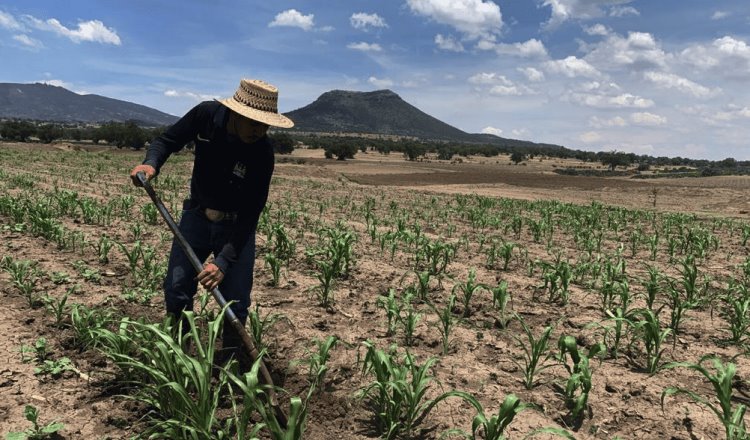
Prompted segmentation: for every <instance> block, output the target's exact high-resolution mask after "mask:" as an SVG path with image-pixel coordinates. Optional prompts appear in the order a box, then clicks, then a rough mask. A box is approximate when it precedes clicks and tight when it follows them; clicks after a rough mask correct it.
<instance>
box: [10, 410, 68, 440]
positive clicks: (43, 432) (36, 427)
mask: <svg viewBox="0 0 750 440" xmlns="http://www.w3.org/2000/svg"><path fill="white" fill-rule="evenodd" d="M23 414H24V417H26V420H28V421H29V422H31V428H28V429H26V430H25V431H21V432H9V433H8V434H6V435H5V440H27V439H28V440H43V439H48V438H52V437H53V436H54V435H56V434H57V431H60V430H61V429H63V428H65V425H64V424H63V423H59V422H50V423H47V424H46V425H40V424H39V410H37V409H36V408H35V407H34V406H32V405H26V408H25V409H24V411H23Z"/></svg>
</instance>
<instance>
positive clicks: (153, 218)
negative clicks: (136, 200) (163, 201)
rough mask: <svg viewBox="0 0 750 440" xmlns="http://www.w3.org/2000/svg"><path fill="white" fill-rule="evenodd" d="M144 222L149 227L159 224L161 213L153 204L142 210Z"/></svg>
mask: <svg viewBox="0 0 750 440" xmlns="http://www.w3.org/2000/svg"><path fill="white" fill-rule="evenodd" d="M141 215H143V221H144V222H146V224H149V225H155V224H157V223H158V222H159V211H158V210H157V209H156V206H155V205H154V204H153V203H147V204H145V205H143V207H142V208H141Z"/></svg>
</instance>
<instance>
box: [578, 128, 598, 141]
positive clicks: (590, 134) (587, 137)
mask: <svg viewBox="0 0 750 440" xmlns="http://www.w3.org/2000/svg"><path fill="white" fill-rule="evenodd" d="M578 139H580V140H581V142H584V143H587V144H593V143H595V142H599V141H601V140H602V135H600V134H599V133H598V132H596V131H587V132H585V133H581V134H580V135H579V136H578Z"/></svg>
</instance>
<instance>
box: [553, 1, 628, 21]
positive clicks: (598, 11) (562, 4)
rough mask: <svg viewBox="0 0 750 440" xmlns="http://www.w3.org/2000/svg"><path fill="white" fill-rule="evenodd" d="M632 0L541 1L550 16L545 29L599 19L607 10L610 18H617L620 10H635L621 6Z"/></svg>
mask: <svg viewBox="0 0 750 440" xmlns="http://www.w3.org/2000/svg"><path fill="white" fill-rule="evenodd" d="M632 1H633V0H543V1H542V3H541V4H542V6H549V7H550V11H551V15H550V19H549V21H547V23H546V24H545V26H546V27H550V28H554V27H556V26H558V25H560V24H562V23H564V22H566V21H568V20H586V19H591V18H596V17H601V16H603V15H605V14H606V12H607V9H609V15H610V16H613V15H614V16H617V15H616V14H617V13H619V12H618V11H620V10H622V9H631V10H635V9H633V8H632V7H627V6H622V5H626V4H628V3H630V2H632ZM636 12H637V11H636Z"/></svg>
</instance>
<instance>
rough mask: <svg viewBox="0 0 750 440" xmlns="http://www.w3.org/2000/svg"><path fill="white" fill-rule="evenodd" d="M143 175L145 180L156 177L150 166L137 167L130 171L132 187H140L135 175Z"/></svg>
mask: <svg viewBox="0 0 750 440" xmlns="http://www.w3.org/2000/svg"><path fill="white" fill-rule="evenodd" d="M138 173H143V174H145V175H146V180H151V179H152V178H153V177H154V175H156V170H155V169H154V167H152V166H151V165H137V166H136V167H135V168H133V169H132V170H131V171H130V179H131V180H132V181H133V185H135V186H141V182H140V181H139V180H138V177H136V174H138Z"/></svg>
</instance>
